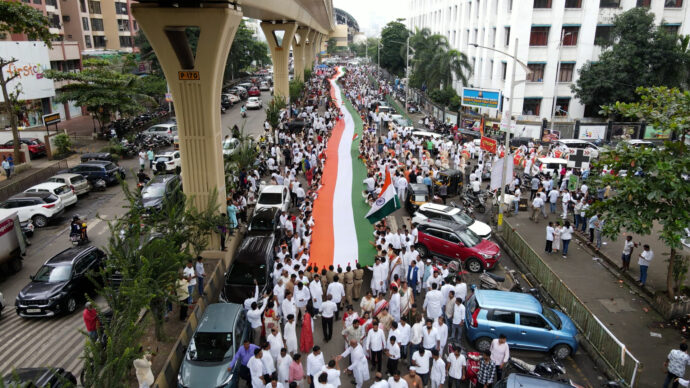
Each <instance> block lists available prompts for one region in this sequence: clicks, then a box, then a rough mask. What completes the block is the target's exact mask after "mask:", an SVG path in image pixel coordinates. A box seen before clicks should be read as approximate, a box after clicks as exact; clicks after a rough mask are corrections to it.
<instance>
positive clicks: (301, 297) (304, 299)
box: [294, 282, 311, 317]
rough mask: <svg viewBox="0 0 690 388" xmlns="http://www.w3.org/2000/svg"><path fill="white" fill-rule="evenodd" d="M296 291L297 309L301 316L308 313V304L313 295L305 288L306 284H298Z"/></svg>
mask: <svg viewBox="0 0 690 388" xmlns="http://www.w3.org/2000/svg"><path fill="white" fill-rule="evenodd" d="M294 291H295V307H297V309H298V310H299V312H300V314H301V316H302V317H303V316H304V313H305V312H306V311H307V303H309V299H310V298H311V295H310V294H309V289H308V288H307V287H305V286H304V283H302V282H297V287H295V288H294Z"/></svg>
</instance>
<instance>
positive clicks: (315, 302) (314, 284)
mask: <svg viewBox="0 0 690 388" xmlns="http://www.w3.org/2000/svg"><path fill="white" fill-rule="evenodd" d="M309 293H310V294H311V302H312V306H314V310H319V309H321V303H323V302H322V301H323V285H322V284H321V277H320V276H319V275H318V274H314V280H312V281H311V283H309Z"/></svg>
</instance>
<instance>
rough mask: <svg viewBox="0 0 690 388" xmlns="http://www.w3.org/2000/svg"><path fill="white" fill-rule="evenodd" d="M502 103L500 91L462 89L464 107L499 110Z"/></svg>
mask: <svg viewBox="0 0 690 388" xmlns="http://www.w3.org/2000/svg"><path fill="white" fill-rule="evenodd" d="M500 103H501V91H500V90H489V89H473V88H462V100H461V104H462V106H469V107H472V108H489V109H498V105H499V104H500Z"/></svg>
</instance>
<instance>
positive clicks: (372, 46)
mask: <svg viewBox="0 0 690 388" xmlns="http://www.w3.org/2000/svg"><path fill="white" fill-rule="evenodd" d="M379 43H380V41H379V39H378V38H367V54H369V60H370V61H371V62H372V63H378V58H379V49H378V45H379Z"/></svg>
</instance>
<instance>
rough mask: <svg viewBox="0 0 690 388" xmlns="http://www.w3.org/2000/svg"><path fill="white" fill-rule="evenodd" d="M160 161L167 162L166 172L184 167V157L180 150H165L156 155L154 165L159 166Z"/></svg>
mask: <svg viewBox="0 0 690 388" xmlns="http://www.w3.org/2000/svg"><path fill="white" fill-rule="evenodd" d="M158 162H163V163H165V171H166V172H169V171H172V172H177V171H178V169H182V158H181V157H180V151H170V152H164V153H162V154H158V155H156V156H154V157H153V165H154V166H157V165H158Z"/></svg>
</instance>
